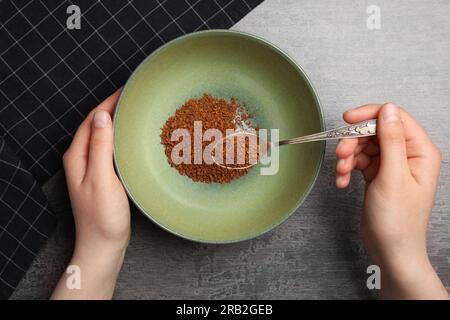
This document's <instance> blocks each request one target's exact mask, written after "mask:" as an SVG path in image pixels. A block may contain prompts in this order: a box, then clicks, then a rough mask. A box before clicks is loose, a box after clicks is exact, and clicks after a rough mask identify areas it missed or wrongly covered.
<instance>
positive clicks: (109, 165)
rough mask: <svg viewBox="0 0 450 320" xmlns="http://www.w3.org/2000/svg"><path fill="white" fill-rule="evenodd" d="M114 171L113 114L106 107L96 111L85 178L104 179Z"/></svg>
mask: <svg viewBox="0 0 450 320" xmlns="http://www.w3.org/2000/svg"><path fill="white" fill-rule="evenodd" d="M113 172H114V165H113V130H112V120H111V115H110V114H109V113H108V112H107V111H105V110H104V109H99V110H97V111H96V112H95V113H94V116H93V119H92V124H91V138H90V141H89V157H88V166H87V171H86V176H85V179H92V181H104V180H105V179H106V178H107V177H109V176H110V175H111V173H113Z"/></svg>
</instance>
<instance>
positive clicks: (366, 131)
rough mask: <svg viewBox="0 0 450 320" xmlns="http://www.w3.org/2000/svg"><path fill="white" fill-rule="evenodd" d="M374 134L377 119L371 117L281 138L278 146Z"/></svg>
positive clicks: (375, 132)
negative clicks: (346, 124) (327, 128)
mask: <svg viewBox="0 0 450 320" xmlns="http://www.w3.org/2000/svg"><path fill="white" fill-rule="evenodd" d="M376 134H377V120H376V119H372V120H367V121H363V122H359V123H355V124H351V125H349V126H344V127H340V128H337V129H331V130H328V131H323V132H319V133H314V134H311V135H308V136H303V137H298V138H292V139H287V140H281V141H279V142H278V146H284V145H287V144H299V143H305V142H313V141H322V140H335V139H346V138H361V137H369V136H374V135H376Z"/></svg>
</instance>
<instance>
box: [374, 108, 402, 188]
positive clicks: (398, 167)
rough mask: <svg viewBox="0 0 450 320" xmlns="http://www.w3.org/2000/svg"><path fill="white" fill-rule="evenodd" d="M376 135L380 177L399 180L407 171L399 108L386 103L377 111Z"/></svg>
mask: <svg viewBox="0 0 450 320" xmlns="http://www.w3.org/2000/svg"><path fill="white" fill-rule="evenodd" d="M377 136H378V141H379V143H380V151H381V152H380V171H379V174H380V176H381V177H384V178H386V179H388V180H389V181H400V180H401V178H402V177H403V176H404V174H405V173H406V172H408V173H409V172H410V171H409V166H408V157H407V153H406V141H405V140H406V137H405V129H404V125H403V122H402V118H401V116H400V109H399V108H398V107H397V106H396V105H394V104H392V103H388V104H386V105H384V106H383V107H382V108H381V109H380V112H379V115H378V122H377Z"/></svg>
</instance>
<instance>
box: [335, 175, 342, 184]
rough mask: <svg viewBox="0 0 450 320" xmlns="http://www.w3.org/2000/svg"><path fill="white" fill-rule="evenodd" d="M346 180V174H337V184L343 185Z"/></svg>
mask: <svg viewBox="0 0 450 320" xmlns="http://www.w3.org/2000/svg"><path fill="white" fill-rule="evenodd" d="M342 182H344V176H337V178H336V184H338V185H341V184H342Z"/></svg>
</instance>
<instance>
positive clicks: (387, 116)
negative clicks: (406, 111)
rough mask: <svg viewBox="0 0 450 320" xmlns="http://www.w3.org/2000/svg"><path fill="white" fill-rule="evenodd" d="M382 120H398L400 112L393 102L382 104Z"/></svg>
mask: <svg viewBox="0 0 450 320" xmlns="http://www.w3.org/2000/svg"><path fill="white" fill-rule="evenodd" d="M383 111H384V113H383V120H384V122H386V123H388V122H398V121H400V112H399V110H398V107H397V106H396V105H395V104H392V103H389V104H387V105H385V106H384V110H383Z"/></svg>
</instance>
